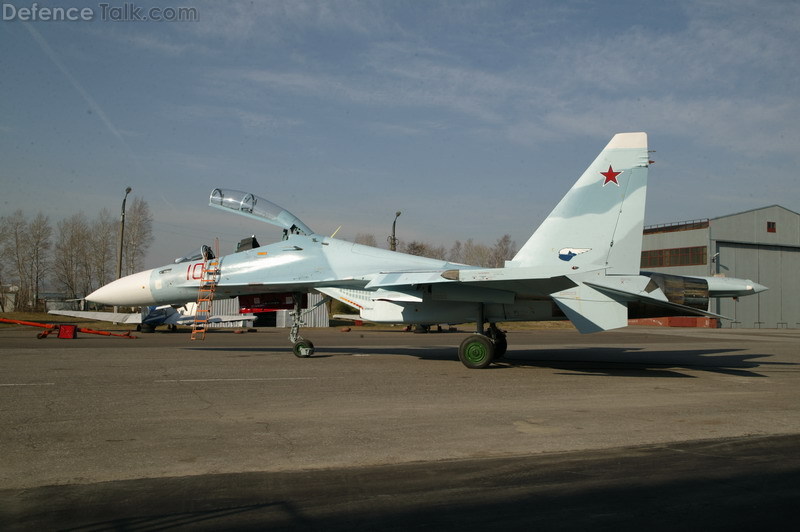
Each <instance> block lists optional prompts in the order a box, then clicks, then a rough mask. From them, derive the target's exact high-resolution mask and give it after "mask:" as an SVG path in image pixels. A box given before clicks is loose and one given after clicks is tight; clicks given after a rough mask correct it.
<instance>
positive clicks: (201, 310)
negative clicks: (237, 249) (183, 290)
mask: <svg viewBox="0 0 800 532" xmlns="http://www.w3.org/2000/svg"><path fill="white" fill-rule="evenodd" d="M218 279H219V262H217V260H215V259H212V260H210V261H208V260H206V261H205V262H203V275H202V277H201V278H200V288H199V289H198V291H197V307H196V308H195V311H194V324H193V325H192V340H205V339H206V330H207V329H208V320H209V318H211V307H212V305H213V302H214V292H215V291H216V289H217V280H218Z"/></svg>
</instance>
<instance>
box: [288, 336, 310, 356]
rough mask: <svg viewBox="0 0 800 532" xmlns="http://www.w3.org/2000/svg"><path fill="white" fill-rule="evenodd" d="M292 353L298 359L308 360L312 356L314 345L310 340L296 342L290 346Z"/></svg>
mask: <svg viewBox="0 0 800 532" xmlns="http://www.w3.org/2000/svg"><path fill="white" fill-rule="evenodd" d="M292 353H294V356H296V357H298V358H308V357H310V356H311V355H313V354H314V344H313V343H312V342H311V340H298V341H297V342H295V343H294V345H293V346H292Z"/></svg>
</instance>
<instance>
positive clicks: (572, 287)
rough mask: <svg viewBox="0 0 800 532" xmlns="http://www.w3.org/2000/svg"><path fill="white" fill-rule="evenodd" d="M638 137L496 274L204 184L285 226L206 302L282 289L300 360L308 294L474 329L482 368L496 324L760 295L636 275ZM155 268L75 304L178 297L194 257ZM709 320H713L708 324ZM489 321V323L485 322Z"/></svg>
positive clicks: (618, 142) (193, 283)
mask: <svg viewBox="0 0 800 532" xmlns="http://www.w3.org/2000/svg"><path fill="white" fill-rule="evenodd" d="M649 165H650V161H649V153H648V147H647V135H646V134H645V133H619V134H617V135H615V136H614V137H613V138H612V139H611V141H610V142H609V143H608V145H607V146H606V147H605V148H604V149H603V150H602V152H601V153H600V154H599V155H598V156H597V158H596V159H595V160H594V162H592V163H591V164H590V165H589V167H588V169H587V170H586V171H585V172H584V173H583V174H582V175H581V176H580V178H579V179H578V180H577V182H576V183H575V184H574V185H573V186H572V188H571V189H570V190H569V191H568V192H567V194H566V195H565V196H564V198H563V199H562V200H561V202H560V203H558V205H557V206H556V207H555V209H554V210H553V211H552V212H551V213H550V215H549V216H548V217H547V218H546V219H545V220H544V221H543V222H542V224H541V225H540V226H539V228H538V229H537V230H536V231H535V232H534V233H533V235H532V236H531V237H530V239H529V240H528V241H527V242H526V243H525V245H523V246H522V248H521V249H520V250H519V252H518V253H517V254H516V256H514V258H513V259H511V260H510V261H506V263H505V266H504V267H502V268H482V267H476V266H469V265H464V264H457V263H452V262H447V261H442V260H436V259H430V258H424V257H418V256H413V255H406V254H403V253H397V252H394V251H389V250H384V249H378V248H374V247H369V246H363V245H359V244H354V243H352V242H346V241H342V240H337V239H334V238H331V237H325V236H322V235H319V234H317V233H315V232H314V231H312V230H311V228H309V227H308V226H307V225H305V224H304V223H303V222H301V221H300V220H299V219H298V218H297V217H296V216H294V215H293V214H291V213H290V212H289V211H287V210H285V209H283V208H281V207H279V206H277V205H275V204H273V203H271V202H269V201H268V200H266V199H264V198H260V197H258V196H255V195H253V194H249V193H244V192H239V191H232V190H223V189H214V190H213V191H212V193H211V197H210V202H209V203H210V205H211V206H213V207H217V208H221V209H225V210H229V211H233V212H236V213H238V214H241V215H244V216H247V217H250V218H254V219H258V220H261V221H266V222H269V223H272V224H275V225H278V226H280V227H283V229H284V238H283V240H282V241H280V242H277V243H274V244H269V245H266V246H260V247H257V248H254V249H250V250H246V251H243V252H239V253H235V254H232V255H227V256H224V257H220V258H218V259H214V262H213V264H214V267H213V268H212V271H213V272H214V273H215V275H216V276H217V285H216V293H217V297H234V296H241V295H253V294H268V293H276V292H281V293H290V294H292V295H293V298H294V302H295V304H294V310H293V311H292V313H291V314H292V316H293V318H294V320H293V322H294V324H293V326H292V329H291V331H290V335H289V339H290V341H291V342H293V352H294V354H295V355H297V356H299V357H307V356H310V355H312V354H313V353H314V345H313V343H312V342H310V341H309V340H306V339H304V338H302V337H300V335H299V327H300V324H301V321H302V309H301V308H300V307H301V304H300V299H301V298H300V296H301V294H303V293H306V292H309V291H316V292H320V293H322V294H325V295H326V296H328V297H330V298H335V299H337V300H339V301H342V302H344V303H346V304H347V305H349V306H351V307H353V308H354V309H356V310H357V311H358V312H359V314H360V316H361V317H362V318H363V319H364V320H365V321H372V322H379V323H404V324H423V325H426V324H435V323H450V324H455V323H468V322H475V323H476V324H477V327H476V331H475V334H472V335H470V336H469V337H467V338H466V339H464V341H463V342H462V343H461V345H460V346H459V349H458V356H459V359H460V360H461V362H462V363H463V364H464V365H465V366H467V367H469V368H485V367H486V366H488V365H489V364H491V363H492V361H493V360H495V359H496V358H499V357H501V356H503V354H504V353H505V351H506V349H507V340H506V335H505V334H504V333H503V332H502V331H501V330H500V329H499V328H498V327H497V325H496V324H497V322H508V321H539V320H552V319H559V318H561V319H563V318H566V319H569V320H570V321H571V322H572V323H573V324H574V325H575V327H576V328H577V329H578V330H579V331H580V332H582V333H592V332H597V331H604V330H608V329H614V328H619V327H624V326H626V325H627V323H628V318H629V317H642V316H645V315H647V314H651V315H658V316H667V315H681V316H686V315H702V316H716V315H715V314H713V313H710V312H708V302H709V299H710V298H713V297H738V296H743V295H748V294H754V293H757V292H760V291H762V290H765V289H766V288H765V287H764V286H761V285H759V284H757V283H754V282H752V281H750V280H742V279H732V278H718V277H680V276H673V275H666V274H661V273H650V272H640V271H639V265H640V260H641V248H642V228H643V221H644V209H645V195H646V190H647V173H648V168H649ZM179 266H181V265H167V266H164V267H161V268H155V269H152V270H147V271H143V272H140V273H136V274H133V275H130V276H128V277H124V278H122V279H119V280H117V281H114V282H112V283H110V284H108V285H106V286H104V287H101V288H100V289H98V290H97V291H95V292H94V293H92V294H90V295H89V296H87V297H86V299H87V300H89V301H95V302H98V303H104V304H107V305H151V304H154V303H160V304H165V303H173V302H180V301H186V300H188V299H191V298H192V297H194V296H195V294H196V293H197V291H198V285H199V283H200V280H199V279H200V276H199V275H198V274H197V273H196V272H198V271H199V270H202V268H203V262H196V263H189V265H188V267H179ZM717 317H720V316H717ZM487 323H488V327H485V325H486V324H487Z"/></svg>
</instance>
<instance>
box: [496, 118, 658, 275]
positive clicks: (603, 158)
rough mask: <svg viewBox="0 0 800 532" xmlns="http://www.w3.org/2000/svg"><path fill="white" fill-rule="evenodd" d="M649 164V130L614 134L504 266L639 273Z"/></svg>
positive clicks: (567, 271) (569, 270)
mask: <svg viewBox="0 0 800 532" xmlns="http://www.w3.org/2000/svg"><path fill="white" fill-rule="evenodd" d="M647 167H648V153H647V134H646V133H618V134H617V135H615V136H614V138H612V139H611V142H609V143H608V145H607V146H606V147H605V148H604V149H603V151H602V152H600V155H598V156H597V158H596V159H595V160H594V162H593V163H592V164H591V165H589V168H587V169H586V171H585V172H584V173H583V175H582V176H581V177H580V179H578V181H577V182H576V183H575V184H574V185H573V186H572V188H571V189H570V190H569V192H567V194H566V196H564V198H562V200H561V201H560V202H559V204H558V205H557V206H556V208H555V209H553V212H551V213H550V215H549V216H548V217H547V218H546V219H545V221H544V222H542V224H541V225H540V226H539V228H538V229H537V230H536V232H535V233H534V234H533V235H532V236H531V238H530V239H529V240H528V241H527V242H526V243H525V245H524V246H522V249H520V250H519V253H517V255H516V256H515V257H514V259H513V260H511V261H509V262H508V263H507V266H508V267H518V266H527V267H531V266H533V267H542V268H546V269H547V271H548V272H550V271H554V270H555V271H563V272H564V273H576V272H582V271H586V270H594V269H598V268H605V269H606V270H607V272H608V273H609V274H638V273H639V264H640V261H641V253H642V227H643V223H644V205H645V196H646V192H647Z"/></svg>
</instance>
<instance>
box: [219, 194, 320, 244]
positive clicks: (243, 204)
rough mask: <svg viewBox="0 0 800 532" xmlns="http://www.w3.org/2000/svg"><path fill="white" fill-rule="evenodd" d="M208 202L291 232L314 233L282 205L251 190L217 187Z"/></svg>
mask: <svg viewBox="0 0 800 532" xmlns="http://www.w3.org/2000/svg"><path fill="white" fill-rule="evenodd" d="M208 204H209V205H211V206H212V207H216V208H218V209H224V210H230V211H234V212H235V213H237V214H241V215H242V216H247V217H248V218H255V219H256V220H260V221H262V222H268V223H271V224H273V225H277V226H278V227H283V228H284V229H286V230H287V231H288V232H289V233H294V234H301V235H313V234H314V231H312V230H311V228H310V227H308V226H307V225H306V224H304V223H303V222H302V221H301V220H300V219H299V218H298V217H297V216H295V215H294V214H292V213H290V212H289V211H287V210H286V209H284V208H283V207H281V206H280V205H275V204H274V203H272V202H271V201H269V200H267V199H264V198H261V197H259V196H256V195H255V194H250V193H249V192H242V191H239V190H229V189H221V188H215V189H214V190H212V191H211V197H210V198H209V200H208Z"/></svg>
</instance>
